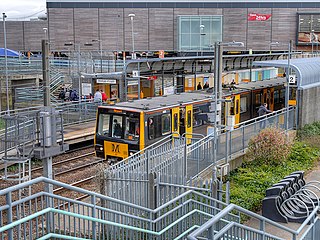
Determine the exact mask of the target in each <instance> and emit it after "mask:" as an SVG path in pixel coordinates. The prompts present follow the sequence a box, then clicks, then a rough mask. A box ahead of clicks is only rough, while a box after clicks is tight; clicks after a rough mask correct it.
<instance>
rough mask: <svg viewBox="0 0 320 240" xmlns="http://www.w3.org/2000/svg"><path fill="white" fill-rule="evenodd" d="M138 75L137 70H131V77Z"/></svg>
mask: <svg viewBox="0 0 320 240" xmlns="http://www.w3.org/2000/svg"><path fill="white" fill-rule="evenodd" d="M139 76H140V73H139V71H136V70H132V77H139Z"/></svg>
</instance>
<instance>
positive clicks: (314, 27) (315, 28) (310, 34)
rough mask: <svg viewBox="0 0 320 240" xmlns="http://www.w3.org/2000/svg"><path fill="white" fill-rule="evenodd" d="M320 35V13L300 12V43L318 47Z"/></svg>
mask: <svg viewBox="0 0 320 240" xmlns="http://www.w3.org/2000/svg"><path fill="white" fill-rule="evenodd" d="M319 37H320V14H309V13H301V14H299V24H298V45H314V46H317V47H318V43H319V40H320V39H319Z"/></svg>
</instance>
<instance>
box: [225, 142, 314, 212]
mask: <svg viewBox="0 0 320 240" xmlns="http://www.w3.org/2000/svg"><path fill="white" fill-rule="evenodd" d="M319 156H320V151H319V149H316V148H312V147H310V146H308V145H306V144H305V143H303V142H295V143H294V144H293V145H292V147H291V151H290V154H289V156H288V158H287V159H285V160H283V161H282V162H281V163H280V164H277V165H274V164H269V163H268V162H261V161H259V160H253V161H250V162H245V163H243V164H242V166H241V167H239V168H237V169H235V170H233V171H231V172H230V176H229V180H230V187H231V188H230V201H231V202H232V203H234V204H237V205H239V206H241V207H244V208H246V209H248V210H251V211H258V210H259V209H260V208H261V204H262V199H263V198H264V197H265V191H266V189H267V188H269V187H271V186H272V185H273V184H275V183H277V182H279V181H280V180H281V179H282V178H283V177H284V176H287V175H289V174H290V173H292V172H294V171H298V170H304V171H306V170H309V169H311V168H312V167H313V165H314V163H315V162H316V161H317V160H318V157H319Z"/></svg>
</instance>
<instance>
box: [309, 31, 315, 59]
mask: <svg viewBox="0 0 320 240" xmlns="http://www.w3.org/2000/svg"><path fill="white" fill-rule="evenodd" d="M310 38H311V53H312V55H313V42H314V38H315V36H314V29H312V30H311V34H310Z"/></svg>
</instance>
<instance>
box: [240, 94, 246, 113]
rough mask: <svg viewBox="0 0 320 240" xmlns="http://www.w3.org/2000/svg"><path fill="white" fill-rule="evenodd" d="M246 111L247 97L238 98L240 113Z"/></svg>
mask: <svg viewBox="0 0 320 240" xmlns="http://www.w3.org/2000/svg"><path fill="white" fill-rule="evenodd" d="M246 111H247V97H242V98H240V113H245V112H246Z"/></svg>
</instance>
